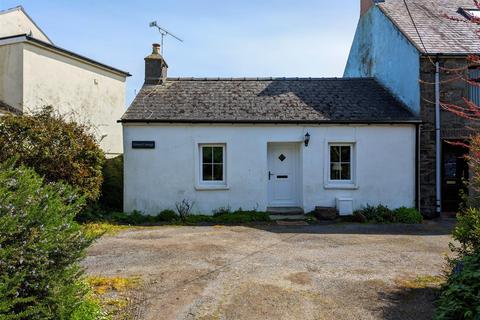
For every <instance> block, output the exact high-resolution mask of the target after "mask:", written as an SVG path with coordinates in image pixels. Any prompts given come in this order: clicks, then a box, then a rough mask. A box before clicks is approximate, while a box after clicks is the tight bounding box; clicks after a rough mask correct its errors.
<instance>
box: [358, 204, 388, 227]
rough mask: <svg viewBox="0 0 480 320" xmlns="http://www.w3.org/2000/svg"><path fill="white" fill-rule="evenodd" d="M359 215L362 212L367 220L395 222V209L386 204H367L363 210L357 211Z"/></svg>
mask: <svg viewBox="0 0 480 320" xmlns="http://www.w3.org/2000/svg"><path fill="white" fill-rule="evenodd" d="M355 213H356V214H357V215H358V214H362V215H363V216H364V217H365V219H366V221H367V222H373V223H391V222H394V216H393V211H392V210H390V209H389V208H388V207H386V206H384V205H378V206H371V205H367V206H366V207H365V208H363V209H361V210H357V211H356V212H355Z"/></svg>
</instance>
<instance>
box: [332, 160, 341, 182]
mask: <svg viewBox="0 0 480 320" xmlns="http://www.w3.org/2000/svg"><path fill="white" fill-rule="evenodd" d="M340 174H341V166H340V163H338V162H333V163H331V164H330V179H331V180H340V177H341V175H340Z"/></svg>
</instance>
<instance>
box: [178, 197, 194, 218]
mask: <svg viewBox="0 0 480 320" xmlns="http://www.w3.org/2000/svg"><path fill="white" fill-rule="evenodd" d="M194 204H195V203H194V202H190V201H188V200H187V199H183V200H182V202H177V203H176V204H175V207H176V208H177V212H178V215H179V216H180V220H182V222H183V223H185V222H187V218H188V217H189V216H190V213H191V211H192V209H193V205H194Z"/></svg>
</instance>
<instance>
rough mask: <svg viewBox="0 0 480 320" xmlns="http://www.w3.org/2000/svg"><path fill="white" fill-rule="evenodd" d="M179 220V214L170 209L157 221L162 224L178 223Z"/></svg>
mask: <svg viewBox="0 0 480 320" xmlns="http://www.w3.org/2000/svg"><path fill="white" fill-rule="evenodd" d="M178 219H180V217H179V216H178V214H176V213H175V211H173V210H168V209H167V210H163V211H162V212H160V213H159V214H158V216H157V220H158V221H162V222H175V221H178Z"/></svg>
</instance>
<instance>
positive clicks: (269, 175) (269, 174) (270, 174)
mask: <svg viewBox="0 0 480 320" xmlns="http://www.w3.org/2000/svg"><path fill="white" fill-rule="evenodd" d="M272 176H274V174H273V173H272V172H271V171H268V180H271V179H272Z"/></svg>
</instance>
